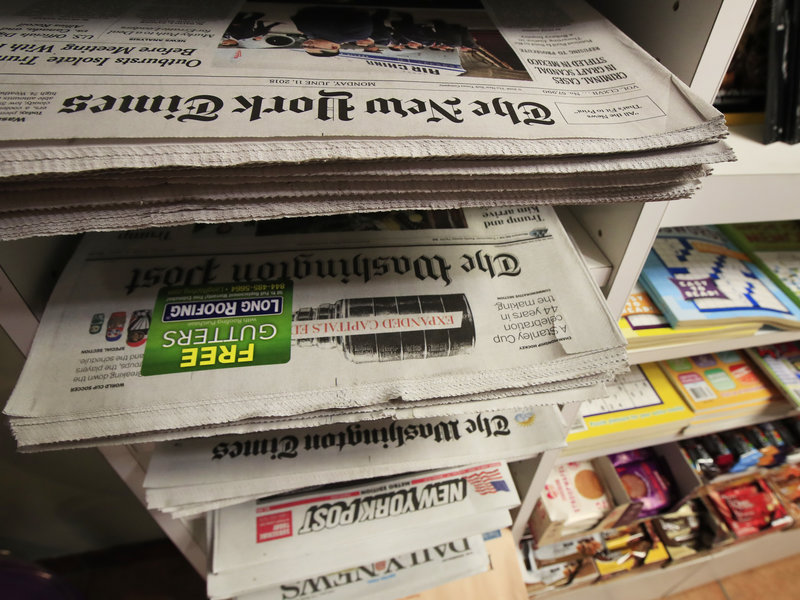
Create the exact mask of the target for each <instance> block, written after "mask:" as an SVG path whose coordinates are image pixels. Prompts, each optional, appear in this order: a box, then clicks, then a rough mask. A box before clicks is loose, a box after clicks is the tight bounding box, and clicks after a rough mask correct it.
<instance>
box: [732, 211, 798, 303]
mask: <svg viewBox="0 0 800 600" xmlns="http://www.w3.org/2000/svg"><path fill="white" fill-rule="evenodd" d="M719 228H720V230H721V231H722V232H723V233H724V234H725V235H726V236H728V238H729V239H730V240H731V241H733V242H734V243H735V244H736V245H737V246H739V248H741V249H742V250H743V251H744V253H745V254H747V256H748V257H750V260H751V261H753V262H754V263H755V264H756V265H757V266H758V268H760V269H761V270H762V271H764V273H765V274H766V275H767V277H769V278H770V279H772V281H774V282H775V284H776V285H777V286H778V287H779V288H781V290H783V292H784V293H785V294H786V295H787V296H789V298H791V299H792V301H794V303H795V304H796V305H798V306H800V221H782V222H778V223H775V222H763V223H736V224H735V225H720V226H719Z"/></svg>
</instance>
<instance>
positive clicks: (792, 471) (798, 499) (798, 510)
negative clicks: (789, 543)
mask: <svg viewBox="0 0 800 600" xmlns="http://www.w3.org/2000/svg"><path fill="white" fill-rule="evenodd" d="M767 478H768V480H769V483H770V484H771V485H772V489H773V490H775V494H776V495H777V496H778V499H779V500H780V501H781V502H782V503H783V506H784V507H785V508H786V510H787V511H788V512H789V514H790V515H791V516H792V518H793V519H794V520H795V521H800V466H798V465H794V464H790V465H783V466H782V467H779V468H778V469H776V470H775V471H773V472H771V473H770V474H769V475H768V476H767Z"/></svg>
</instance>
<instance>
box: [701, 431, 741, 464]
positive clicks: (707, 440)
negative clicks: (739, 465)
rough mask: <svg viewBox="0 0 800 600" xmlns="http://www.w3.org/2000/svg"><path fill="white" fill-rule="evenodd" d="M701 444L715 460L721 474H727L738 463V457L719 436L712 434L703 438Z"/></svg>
mask: <svg viewBox="0 0 800 600" xmlns="http://www.w3.org/2000/svg"><path fill="white" fill-rule="evenodd" d="M700 443H701V444H703V447H704V448H705V449H706V451H707V452H708V453H709V454H710V455H711V457H712V458H713V459H714V462H715V463H716V465H717V467H719V470H720V472H721V473H727V472H728V471H730V470H731V467H733V465H734V464H735V463H736V457H735V456H734V455H733V452H731V449H730V448H728V446H727V444H725V441H724V440H723V439H722V438H721V437H720V436H719V434H717V433H712V434H711V435H706V436H703V437H702V438H701V439H700Z"/></svg>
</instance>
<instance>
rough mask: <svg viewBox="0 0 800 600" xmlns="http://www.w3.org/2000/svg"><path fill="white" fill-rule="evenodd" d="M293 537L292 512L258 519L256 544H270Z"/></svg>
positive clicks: (261, 516)
mask: <svg viewBox="0 0 800 600" xmlns="http://www.w3.org/2000/svg"><path fill="white" fill-rule="evenodd" d="M291 536H292V511H290V510H287V511H284V512H280V513H277V514H274V515H259V516H258V517H257V518H256V543H257V544H260V543H262V542H269V541H271V540H279V539H281V538H285V537H291Z"/></svg>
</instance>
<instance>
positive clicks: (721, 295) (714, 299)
mask: <svg viewBox="0 0 800 600" xmlns="http://www.w3.org/2000/svg"><path fill="white" fill-rule="evenodd" d="M640 281H641V283H642V285H643V286H644V288H645V290H646V291H647V293H648V294H650V297H651V298H652V299H653V301H654V302H655V303H656V304H657V305H658V307H659V308H660V309H661V311H662V312H663V313H664V316H665V317H666V318H667V319H668V320H669V323H670V325H672V327H674V328H676V329H681V328H685V327H703V326H708V325H712V324H716V325H719V324H729V323H736V322H745V323H756V324H762V325H772V326H775V327H779V328H781V329H795V328H798V327H800V307H799V306H798V305H797V304H795V303H794V302H793V301H792V300H791V299H790V298H789V297H788V296H787V295H786V294H785V293H784V292H783V291H782V290H781V289H780V288H779V287H778V286H777V285H775V283H774V282H773V281H772V280H771V279H770V278H769V277H767V276H766V275H765V274H764V273H763V272H762V270H761V269H760V268H759V267H758V266H757V265H755V264H754V263H753V262H752V261H751V260H750V258H749V257H748V256H747V255H746V254H744V253H743V252H742V251H741V250H739V249H738V248H737V247H736V246H735V245H734V244H733V242H731V241H730V240H729V239H728V238H727V237H726V236H725V235H724V234H723V233H722V232H721V231H720V229H719V228H717V227H714V226H692V227H667V228H663V229H661V231H660V232H659V234H658V237H657V238H656V241H655V243H654V244H653V248H652V250H651V251H650V254H649V256H648V257H647V261H646V262H645V265H644V269H643V270H642V275H641V279H640Z"/></svg>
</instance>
